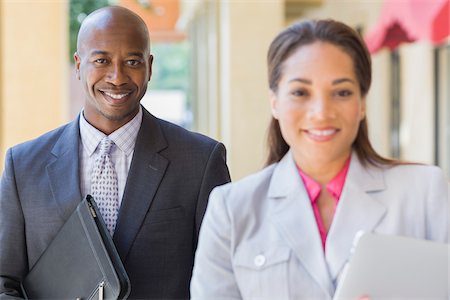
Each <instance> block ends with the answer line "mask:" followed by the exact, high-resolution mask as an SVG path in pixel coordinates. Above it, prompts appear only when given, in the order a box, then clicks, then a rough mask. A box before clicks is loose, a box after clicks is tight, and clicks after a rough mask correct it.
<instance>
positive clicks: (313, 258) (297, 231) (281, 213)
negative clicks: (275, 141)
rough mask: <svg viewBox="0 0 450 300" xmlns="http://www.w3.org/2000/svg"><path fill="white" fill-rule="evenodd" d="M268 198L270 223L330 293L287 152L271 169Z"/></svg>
mask: <svg viewBox="0 0 450 300" xmlns="http://www.w3.org/2000/svg"><path fill="white" fill-rule="evenodd" d="M269 198H270V199H271V200H272V201H273V205H274V213H272V215H271V216H270V218H271V221H272V222H273V224H274V226H275V227H276V228H277V230H278V231H279V233H280V234H281V236H282V237H283V238H284V240H285V241H286V242H287V244H288V245H289V246H290V247H291V248H292V250H293V252H294V253H295V255H296V256H297V258H298V259H299V260H300V261H301V263H302V264H303V266H304V267H305V269H306V270H307V271H308V272H309V273H310V275H311V276H312V278H314V279H315V280H316V281H317V283H318V284H319V285H320V286H321V287H322V289H323V290H324V292H325V293H326V294H328V295H330V296H331V295H332V293H333V290H334V288H333V286H332V282H331V278H330V275H329V273H328V269H327V266H326V262H325V257H324V256H323V249H322V242H321V239H320V234H319V231H318V228H317V223H316V221H315V217H314V213H313V211H312V209H310V207H311V202H310V200H309V196H308V194H307V192H306V190H305V187H304V185H303V182H302V180H301V178H300V175H299V174H298V171H297V167H296V165H295V162H294V159H293V157H292V154H291V152H288V153H287V154H286V155H285V157H284V158H283V159H282V160H281V161H280V163H279V164H278V166H277V167H276V169H275V170H274V174H273V176H272V180H271V183H270V187H269Z"/></svg>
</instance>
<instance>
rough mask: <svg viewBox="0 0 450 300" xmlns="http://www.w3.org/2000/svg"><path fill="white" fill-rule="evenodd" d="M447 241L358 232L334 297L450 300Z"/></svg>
mask: <svg viewBox="0 0 450 300" xmlns="http://www.w3.org/2000/svg"><path fill="white" fill-rule="evenodd" d="M449 249H450V247H449V244H444V243H437V242H431V241H425V240H418V239H413V238H407V237H400V236H392V235H381V234H374V233H361V234H358V235H357V238H356V239H355V247H354V248H353V253H352V255H351V257H350V261H349V263H348V264H347V266H346V267H345V269H344V270H343V274H342V276H341V279H340V281H339V284H338V287H337V289H336V293H335V295H334V297H333V299H334V300H344V299H345V300H347V299H352V300H354V299H358V298H359V297H360V296H362V295H367V296H369V297H370V299H371V300H381V299H383V300H384V299H386V300H388V299H389V300H391V299H392V300H400V299H423V300H425V299H426V300H438V299H439V300H441V299H442V300H449V299H450V296H449V293H450V292H449V286H450V281H449V270H450V264H449V261H450V254H449V253H450V251H449Z"/></svg>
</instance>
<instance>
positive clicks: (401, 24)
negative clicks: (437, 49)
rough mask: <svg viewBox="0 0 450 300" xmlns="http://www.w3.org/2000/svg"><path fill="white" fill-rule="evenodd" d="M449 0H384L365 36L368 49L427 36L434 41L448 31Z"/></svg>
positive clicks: (393, 46)
mask: <svg viewBox="0 0 450 300" xmlns="http://www.w3.org/2000/svg"><path fill="white" fill-rule="evenodd" d="M449 16H450V0H385V1H384V3H383V7H382V9H381V15H380V18H379V21H378V23H377V25H376V26H375V27H374V28H373V29H372V30H370V31H369V33H368V34H367V35H366V37H365V41H366V43H367V47H368V48H369V51H370V53H375V52H377V51H378V50H380V49H381V48H383V47H388V48H389V49H391V50H393V49H395V48H396V47H397V46H398V45H400V44H401V43H404V42H407V43H410V42H414V41H417V40H427V41H430V42H431V43H433V44H435V45H437V44H440V43H442V42H444V41H445V40H446V38H447V37H448V36H449V35H450V21H449V20H450V18H449Z"/></svg>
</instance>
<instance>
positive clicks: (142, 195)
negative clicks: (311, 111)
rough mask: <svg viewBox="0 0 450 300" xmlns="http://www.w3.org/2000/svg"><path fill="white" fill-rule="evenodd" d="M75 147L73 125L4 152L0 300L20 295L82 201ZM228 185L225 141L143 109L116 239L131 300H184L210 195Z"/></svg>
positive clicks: (0, 193) (76, 127)
mask: <svg viewBox="0 0 450 300" xmlns="http://www.w3.org/2000/svg"><path fill="white" fill-rule="evenodd" d="M79 142H80V133H79V120H78V118H77V119H76V120H74V121H73V122H71V123H69V124H67V125H65V126H62V127H60V128H58V129H55V130H53V131H51V132H49V133H47V134H45V135H43V136H41V137H39V138H37V139H35V140H33V141H29V142H26V143H23V144H20V145H18V146H15V147H13V148H11V149H9V150H8V152H7V155H6V164H5V170H4V173H3V176H2V178H1V183H0V298H1V295H3V296H6V295H8V294H9V295H18V294H17V288H18V282H19V281H20V280H21V279H22V278H23V277H24V276H25V275H26V274H27V272H28V271H29V269H30V268H31V267H32V266H33V265H34V264H35V262H36V260H37V259H38V258H39V256H40V255H41V254H42V252H43V251H44V250H45V249H46V247H47V246H48V244H49V243H50V241H51V240H52V239H53V238H54V236H55V235H56V233H57V232H58V230H59V229H60V228H61V226H62V225H63V224H64V222H65V220H67V218H68V217H69V216H70V214H71V213H72V211H73V210H74V209H75V207H76V206H77V204H78V203H79V202H80V200H81V199H82V195H81V193H80V182H79V159H78V157H79V155H78V152H79ZM228 181H230V177H229V173H228V168H227V166H226V163H225V147H224V146H223V145H222V144H221V143H218V142H217V141H214V140H212V139H210V138H208V137H206V136H203V135H200V134H197V133H192V132H189V131H187V130H185V129H182V128H180V127H178V126H176V125H173V124H171V123H168V122H165V121H163V120H160V119H157V118H155V117H154V116H152V115H151V114H150V113H148V112H147V111H146V110H145V109H144V114H143V121H142V126H141V129H140V131H139V134H138V136H137V140H136V146H135V150H134V155H133V160H132V163H131V167H130V171H129V174H128V180H127V184H126V187H125V191H124V195H123V200H122V206H121V208H120V212H119V217H118V221H117V226H116V231H115V234H114V238H113V240H114V243H115V245H116V247H117V250H118V252H119V255H120V256H121V258H122V261H123V263H124V265H125V269H126V271H127V273H128V276H129V277H130V280H131V295H130V298H132V299H152V298H153V299H175V298H177V299H180V298H188V297H189V281H190V277H191V272H192V265H193V260H194V252H195V249H196V246H197V238H198V232H199V228H200V224H201V221H202V218H203V214H204V212H205V209H206V205H207V201H208V196H209V193H210V191H211V190H212V188H213V187H215V186H217V185H221V184H223V183H226V182H228ZM81 276H82V275H81Z"/></svg>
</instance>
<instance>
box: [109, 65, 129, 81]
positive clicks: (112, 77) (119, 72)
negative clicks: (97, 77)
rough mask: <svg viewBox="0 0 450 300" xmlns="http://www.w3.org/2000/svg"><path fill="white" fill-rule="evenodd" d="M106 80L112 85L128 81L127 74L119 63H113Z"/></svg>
mask: <svg viewBox="0 0 450 300" xmlns="http://www.w3.org/2000/svg"><path fill="white" fill-rule="evenodd" d="M106 81H107V82H108V83H111V84H113V85H122V84H124V83H126V82H127V81H128V75H127V74H126V72H125V70H124V68H123V66H122V65H120V64H113V65H111V67H110V68H109V70H108V74H107V76H106Z"/></svg>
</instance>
